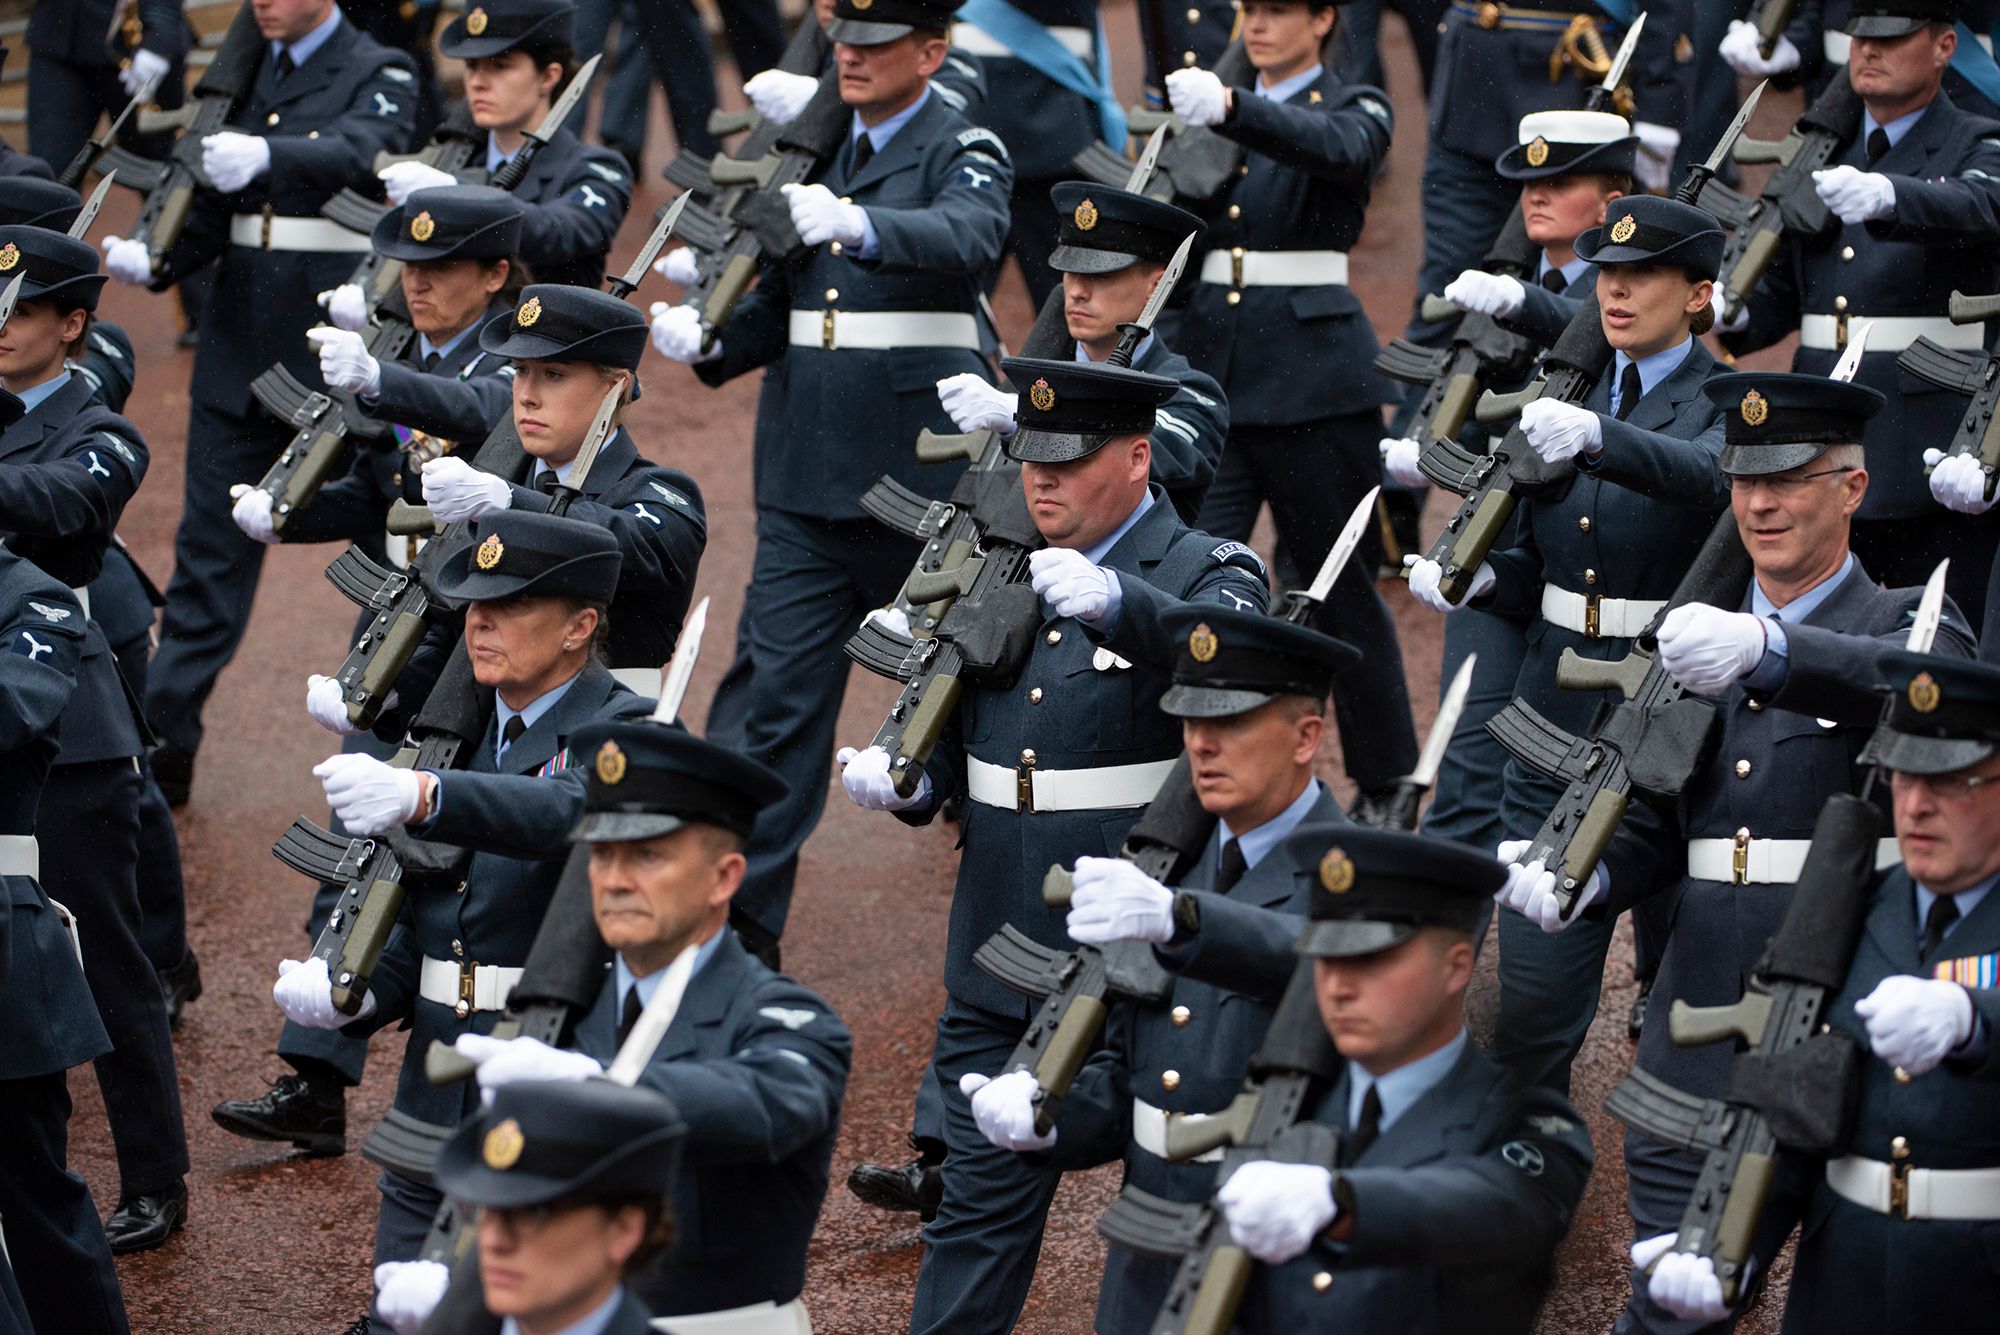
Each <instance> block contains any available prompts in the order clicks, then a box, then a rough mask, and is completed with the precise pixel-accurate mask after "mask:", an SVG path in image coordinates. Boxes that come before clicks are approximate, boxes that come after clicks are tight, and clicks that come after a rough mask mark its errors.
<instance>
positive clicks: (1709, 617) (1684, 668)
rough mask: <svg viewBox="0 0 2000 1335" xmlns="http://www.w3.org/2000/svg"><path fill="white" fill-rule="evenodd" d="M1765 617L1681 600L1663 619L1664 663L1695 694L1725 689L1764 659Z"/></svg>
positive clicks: (1766, 632) (1718, 692) (1661, 648)
mask: <svg viewBox="0 0 2000 1335" xmlns="http://www.w3.org/2000/svg"><path fill="white" fill-rule="evenodd" d="M1768 639H1769V632H1768V631H1767V630H1766V628H1765V626H1764V618H1762V617H1758V616H1752V615H1751V614H1750V613H1748V612H1725V611H1723V610H1722V609H1721V608H1719V607H1710V606H1709V605H1708V604H1706V603H1683V604H1681V605H1680V606H1679V607H1676V608H1675V609H1674V610H1673V611H1671V612H1669V613H1667V615H1666V617H1665V619H1663V620H1662V621H1661V622H1660V665H1661V666H1662V667H1664V668H1666V670H1667V671H1668V672H1670V673H1672V674H1673V678H1674V680H1675V681H1677V682H1679V683H1680V684H1681V686H1682V687H1683V688H1685V689H1687V690H1690V691H1693V692H1694V693H1695V694H1696V695H1721V694H1722V693H1723V692H1724V691H1726V690H1728V689H1729V684H1730V683H1731V682H1733V681H1735V680H1736V679H1737V678H1738V677H1741V676H1742V675H1743V674H1745V673H1746V672H1749V671H1751V670H1752V669H1753V668H1755V667H1756V666H1757V665H1758V664H1759V663H1761V662H1763V661H1764V649H1765V646H1766V644H1767V643H1768Z"/></svg>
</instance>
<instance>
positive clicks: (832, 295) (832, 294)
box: [826, 287, 840, 302]
mask: <svg viewBox="0 0 2000 1335" xmlns="http://www.w3.org/2000/svg"><path fill="white" fill-rule="evenodd" d="M826 299H827V300H828V301H830V302H831V301H839V300H840V289H839V288H837V287H830V288H828V289H827V290H826Z"/></svg>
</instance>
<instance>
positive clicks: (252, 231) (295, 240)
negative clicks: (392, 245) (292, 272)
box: [229, 213, 375, 255]
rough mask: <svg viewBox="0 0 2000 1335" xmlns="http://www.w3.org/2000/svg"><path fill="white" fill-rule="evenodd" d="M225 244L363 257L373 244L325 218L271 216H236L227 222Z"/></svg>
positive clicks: (259, 214) (357, 233)
mask: <svg viewBox="0 0 2000 1335" xmlns="http://www.w3.org/2000/svg"><path fill="white" fill-rule="evenodd" d="M229 243H230V244H231V245H234V246H248V247H249V248H250V249H252V250H308V251H342V252H346V253H348V254H353V255H364V254H367V253H369V252H371V251H373V250H374V248H375V243H374V242H373V241H371V240H370V239H369V238H368V237H367V235H365V234H364V233H361V232H350V231H348V230H347V229H346V228H345V227H342V226H341V225H340V224H339V223H336V222H329V221H327V220H326V219H325V218H280V217H278V216H276V215H275V214H274V215H272V216H271V217H268V218H267V217H265V216H264V215H263V214H261V213H239V214H236V215H235V216H233V217H232V218H230V220H229Z"/></svg>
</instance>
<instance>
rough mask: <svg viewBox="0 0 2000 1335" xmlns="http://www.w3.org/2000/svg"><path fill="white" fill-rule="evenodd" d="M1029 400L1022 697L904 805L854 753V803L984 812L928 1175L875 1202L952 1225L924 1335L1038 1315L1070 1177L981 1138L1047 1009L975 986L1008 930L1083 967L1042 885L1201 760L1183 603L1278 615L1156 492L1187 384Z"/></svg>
mask: <svg viewBox="0 0 2000 1335" xmlns="http://www.w3.org/2000/svg"><path fill="white" fill-rule="evenodd" d="M1002 369H1003V370H1004V371H1005V372H1006V374H1007V376H1008V378H1009V379H1011V380H1012V381H1013V382H1014V383H1015V384H1018V385H1026V386H1029V387H1030V388H1029V390H1028V392H1027V394H1026V395H1025V396H1024V397H1023V399H1022V400H1021V403H1020V406H1019V412H1020V417H1019V421H1018V427H1017V429H1016V431H1015V432H1014V434H1013V436H1011V437H1010V438H1009V439H1008V442H1007V452H1008V454H1009V456H1010V457H1011V458H1013V459H1016V460H1019V461H1020V463H1021V484H1022V488H1023V490H1024V492H1025V494H1026V498H1027V502H1028V510H1029V513H1030V515H1031V517H1032V519H1033V522H1034V524H1035V527H1036V529H1037V530H1039V532H1040V534H1041V536H1042V539H1043V540H1044V541H1045V542H1046V543H1047V544H1048V545H1047V546H1046V547H1045V548H1043V549H1041V550H1039V551H1037V552H1035V553H1034V554H1033V556H1032V557H1031V558H1030V561H1031V569H1032V583H1033V587H1034V590H1035V592H1036V594H1037V595H1038V596H1039V598H1040V600H1041V603H1040V606H1038V608H1037V612H1038V613H1039V619H1038V620H1037V621H1036V623H1035V625H1034V635H1033V637H1032V639H1031V640H1030V641H1029V652H1028V656H1027V658H1026V661H1025V662H1024V663H1023V664H1022V666H1021V670H1020V673H1019V676H1018V678H1017V680H1016V682H1015V684H1014V685H1012V686H1010V687H1008V688H1006V689H1001V688H1000V687H998V686H984V685H968V686H967V688H966V689H965V692H964V694H963V695H962V696H961V697H960V699H959V701H958V706H957V709H956V711H955V712H954V715H953V721H952V722H951V724H950V725H949V726H948V727H947V729H946V732H945V735H944V738H943V739H942V741H941V742H940V743H939V745H938V747H937V749H936V751H935V753H934V754H933V755H932V757H931V759H930V763H929V764H928V765H927V766H926V767H925V770H924V774H923V777H922V778H921V779H920V781H919V783H918V785H917V790H916V792H915V793H914V794H913V795H911V796H908V797H904V796H901V795H899V794H898V793H897V792H896V789H895V786H894V784H893V783H892V782H891V779H890V774H889V763H890V762H889V756H888V754H887V752H885V751H884V750H883V749H882V748H880V747H875V746H870V747H867V748H865V749H863V750H860V751H854V750H851V749H847V750H843V751H842V752H841V759H842V760H843V761H844V762H845V766H846V769H845V772H844V773H843V774H842V776H841V780H842V783H843V784H844V786H845V787H846V789H847V794H848V797H849V798H850V799H851V800H853V801H854V802H856V803H858V804H859V805H861V806H865V807H870V808H873V809H875V810H880V811H893V812H895V813H897V816H898V819H900V820H902V821H904V822H905V823H907V824H912V825H925V824H928V823H929V822H930V821H931V820H933V819H934V818H935V817H936V815H937V812H938V809H939V807H940V806H941V805H942V804H943V803H944V802H945V801H946V800H948V799H950V798H952V797H954V796H956V795H958V794H960V793H963V794H964V795H965V796H966V798H967V799H968V800H967V802H966V805H965V814H964V824H963V830H964V835H963V844H964V849H965V852H964V855H963V857H962V858H961V860H960V862H959V871H958V883H957V886H956V888H955V890H954V892H953V896H952V905H951V925H950V931H949V936H948V938H947V941H946V946H945V992H946V997H945V1005H944V1012H943V1014H941V1015H940V1016H939V1017H938V1024H937V1038H936V1044H935V1046H934V1048H933V1050H932V1055H931V1067H930V1070H929V1071H928V1072H926V1074H925V1077H924V1083H923V1085H922V1086H920V1088H919V1090H918V1094H917V1113H916V1135H915V1139H916V1141H917V1144H918V1148H919V1150H920V1152H921V1153H922V1154H923V1158H921V1159H919V1160H918V1161H917V1162H916V1163H914V1164H911V1165H908V1166H907V1167H903V1168H886V1167H882V1166H878V1165H873V1164H862V1165H860V1166H859V1167H857V1168H856V1169H855V1170H854V1176H853V1177H852V1178H851V1179H850V1185H852V1186H853V1187H854V1189H855V1190H856V1191H857V1192H858V1193H859V1194H861V1195H862V1197H863V1199H865V1200H869V1201H871V1202H872V1203H878V1204H883V1205H886V1206H888V1207H890V1208H898V1209H919V1210H923V1211H925V1212H927V1213H928V1211H929V1210H931V1209H935V1210H936V1218H935V1219H934V1220H932V1222H931V1223H930V1225H929V1227H927V1228H926V1229H925V1230H924V1241H925V1244H926V1248H925V1252H924V1263H923V1268H922V1270H921V1271H920V1272H919V1273H918V1277H917V1297H916V1309H915V1312H914V1315H913V1316H912V1318H911V1329H912V1331H915V1332H937V1333H939V1335H941V1333H942V1332H946V1331H950V1332H953V1333H954V1335H958V1333H959V1332H968V1331H987V1330H990V1331H996V1332H997V1331H1005V1330H1008V1329H1010V1328H1011V1327H1012V1325H1013V1323H1014V1320H1015V1318H1016V1317H1017V1316H1018V1315H1019V1313H1020V1308H1021V1303H1022V1301H1023V1300H1024V1299H1025V1298H1026V1296H1027V1290H1028V1283H1029V1281H1030V1279H1031V1278H1032V1277H1033V1274H1034V1266H1035V1257H1036V1255H1037V1253H1038V1252H1039V1251H1040V1248H1041V1234H1042V1225H1043V1221H1044V1219H1045V1217H1046V1215H1047V1212H1048V1206H1049V1200H1050V1198H1051V1196H1052V1195H1053V1194H1054V1191H1055V1184H1056V1180H1057V1176H1058V1175H1057V1174H1056V1173H1055V1172H1053V1171H1051V1170H1048V1169H1045V1168H1040V1167H1038V1166H1035V1165H1031V1164H1026V1163H1024V1162H1023V1161H1022V1160H1021V1159H1020V1157H1019V1156H1018V1155H1015V1154H1012V1153H1010V1152H1009V1151H1006V1150H1002V1149H999V1148H997V1147H995V1146H994V1145H992V1144H991V1143H990V1142H988V1141H987V1139H986V1138H985V1137H984V1136H983V1135H981V1134H980V1132H979V1128H978V1126H977V1124H976V1123H975V1121H974V1119H973V1115H972V1109H971V1105H970V1101H969V1099H968V1098H967V1096H966V1095H965V1093H964V1092H963V1091H962V1090H961V1089H960V1086H959V1078H960V1077H961V1076H963V1075H965V1074H966V1073H967V1072H973V1073H977V1074H980V1075H985V1074H990V1073H991V1072H994V1071H997V1070H999V1069H1000V1068H1001V1064H1002V1063H1003V1062H1004V1061H1005V1060H1006V1058H1007V1056H1008V1054H1009V1053H1010V1052H1012V1051H1013V1049H1014V1046H1015V1044H1016V1043H1017V1042H1018V1041H1019V1039H1020V1037H1021V1034H1022V1032H1023V1031H1024V1029H1025V1028H1026V1025H1027V1022H1028V1019H1029V1016H1030V1015H1031V1014H1032V1011H1033V1004H1032V1003H1031V1002H1030V1001H1028V999H1026V998H1024V997H1022V996H1021V995H1020V994H1019V993H1016V992H1014V991H1012V990H1010V989H1008V988H1007V987H1005V986H1003V985H1001V984H1000V983H999V982H997V981H995V980H994V979H992V978H990V977H988V976H987V974H986V973H985V972H984V971H983V970H981V969H979V968H978V967H977V966H976V965H974V963H973V961H972V956H973V952H974V951H975V950H977V949H978V947H979V946H981V945H982V944H984V943H985V941H986V940H987V938H988V937H990V936H992V935H993V933H994V932H996V931H998V930H999V929H1000V928H1001V927H1002V926H1004V925H1006V924H1009V923H1011V924H1013V925H1014V926H1015V927H1017V928H1019V929H1020V930H1021V931H1023V932H1025V933H1027V934H1028V935H1029V936H1031V937H1033V938H1034V939H1035V940H1037V941H1039V942H1041V943H1042V944H1044V945H1049V946H1058V947H1060V946H1064V945H1065V944H1066V938H1065V937H1064V936H1063V933H1062V928H1061V924H1060V923H1059V922H1057V921H1056V919H1055V916H1054V915H1053V914H1051V913H1050V912H1049V911H1048V909H1047V908H1046V907H1044V906H1043V904H1042V902H1041V896H1040V886H1041V883H1042V877H1043V874H1044V873H1045V872H1047V870H1048V868H1049V867H1050V866H1051V865H1052V864H1054V863H1057V862H1061V863H1065V864H1066V863H1069V862H1073V861H1074V860H1075V859H1076V857H1077V854H1078V853H1079V852H1082V851H1085V850H1089V851H1091V852H1093V853H1097V852H1101V853H1102V855H1104V856H1110V855H1112V854H1115V853H1116V852H1117V851H1118V847H1119V845H1120V844H1121V843H1122V841H1123V839H1124V836H1125V832H1126V831H1127V830H1128V829H1130V828H1131V825H1132V822H1133V821H1135V820H1137V819H1138V816H1139V813H1140V811H1141V810H1143V809H1144V807H1145V806H1146V804H1147V803H1148V802H1149V801H1151V800H1152V797H1153V794H1154V792H1155V791H1156V790H1157V789H1158V788H1159V785H1160V783H1161V781H1162V780H1164V779H1165V777H1166V775H1167V772H1168V771H1169V770H1170V769H1172V768H1173V764H1174V759H1175V757H1176V756H1178V755H1179V754H1180V750H1181V736H1180V729H1179V728H1177V727H1175V726H1174V724H1173V721H1172V720H1171V719H1169V718H1168V717H1167V716H1166V715H1164V714H1162V713H1160V712H1159V709H1158V707H1157V706H1158V702H1159V699H1160V696H1161V693H1162V692H1163V691H1165V690H1166V688H1167V684H1168V683H1167V676H1168V674H1169V673H1170V672H1171V671H1172V664H1173V661H1174V658H1175V656H1176V654H1177V652H1178V646H1176V645H1174V644H1172V643H1171V642H1170V640H1169V637H1168V636H1167V634H1166V632H1165V631H1164V630H1163V629H1162V627H1161V623H1160V617H1161V614H1162V613H1163V612H1164V611H1165V610H1166V609H1168V608H1171V607H1174V606H1177V605H1178V604H1180V603H1181V602H1183V601H1185V602H1193V603H1199V604H1204V605H1221V606H1226V607H1236V608H1248V609H1250V610H1252V611H1260V610H1261V609H1262V608H1263V607H1264V604H1265V599H1266V597H1267V593H1266V587H1265V584H1264V567H1263V563H1262V562H1260V561H1259V560H1258V559H1257V557H1256V555H1255V554H1254V553H1252V552H1251V551H1250V550H1249V549H1248V548H1246V547H1244V546H1243V545H1242V544H1240V543H1233V542H1219V541H1217V540H1216V539H1215V538H1212V537H1210V536H1208V535H1207V534H1204V533H1198V532H1195V531H1193V530H1191V529H1188V528H1186V527H1185V526H1184V525H1182V523H1181V522H1180V520H1179V518H1178V517H1176V516H1175V514H1174V512H1173V507H1172V506H1171V505H1169V504H1167V503H1166V498H1165V494H1164V492H1163V491H1162V490H1161V489H1160V488H1159V487H1157V486H1153V485H1151V484H1150V483H1149V481H1148V479H1149V476H1150V471H1151V462H1152V461H1151V455H1152V444H1151V434H1152V432H1153V430H1154V429H1155V422H1154V413H1155V410H1156V409H1157V408H1158V407H1159V406H1160V405H1161V404H1164V403H1166V402H1168V401H1169V400H1170V399H1171V398H1172V397H1173V396H1174V394H1175V393H1176V392H1177V391H1178V389H1179V386H1178V384H1177V383H1176V382H1175V381H1172V380H1168V379H1165V378H1162V377H1160V376H1152V375H1146V374H1144V373H1143V372H1138V371H1127V370H1121V369H1118V368H1115V367H1107V366H1100V365H1097V364H1095V363H1090V362H1076V361H1038V360H1031V359H1028V358H1021V357H1015V358H1009V359H1008V360H1007V361H1006V362H1005V363H1003V366H1002Z"/></svg>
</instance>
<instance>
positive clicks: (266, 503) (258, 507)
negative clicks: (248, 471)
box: [229, 482, 278, 547]
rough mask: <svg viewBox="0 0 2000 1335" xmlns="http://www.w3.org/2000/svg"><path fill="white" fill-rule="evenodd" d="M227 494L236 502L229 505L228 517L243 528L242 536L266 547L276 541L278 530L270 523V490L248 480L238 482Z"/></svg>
mask: <svg viewBox="0 0 2000 1335" xmlns="http://www.w3.org/2000/svg"><path fill="white" fill-rule="evenodd" d="M229 496H230V499H232V500H234V501H235V502H236V504H234V505H232V506H230V507H229V517H230V518H231V519H233V520H235V521H236V527H238V528H240V529H242V530H243V536H244V537H246V538H248V539H250V540H251V541H252V542H261V543H263V544H264V545H265V546H266V547H269V546H271V545H273V544H274V543H276V542H277V541H278V530H277V529H276V528H274V527H273V526H272V524H271V493H270V492H268V491H264V490H262V489H260V488H257V487H253V486H251V485H250V484H249V483H248V482H238V483H237V484H236V485H234V486H232V487H231V488H230V489H229Z"/></svg>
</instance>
